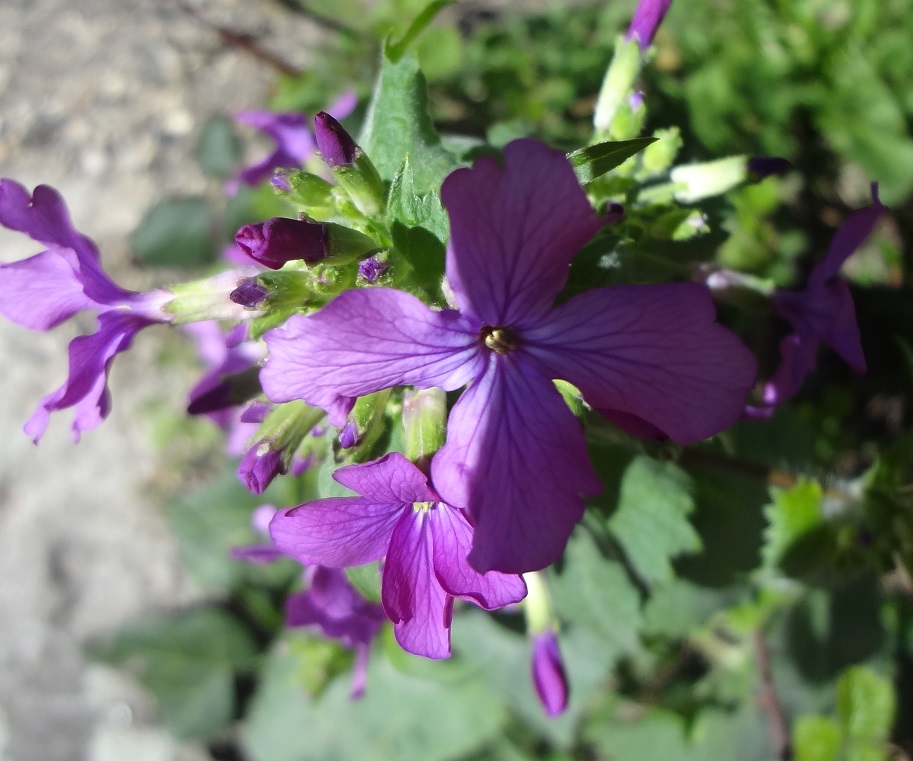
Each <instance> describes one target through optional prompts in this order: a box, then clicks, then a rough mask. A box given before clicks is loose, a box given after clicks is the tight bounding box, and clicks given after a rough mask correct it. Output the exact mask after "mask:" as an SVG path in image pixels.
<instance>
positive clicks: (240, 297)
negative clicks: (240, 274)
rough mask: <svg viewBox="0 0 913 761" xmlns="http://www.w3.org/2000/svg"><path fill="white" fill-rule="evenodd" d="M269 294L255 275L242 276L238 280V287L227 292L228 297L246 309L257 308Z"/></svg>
mask: <svg viewBox="0 0 913 761" xmlns="http://www.w3.org/2000/svg"><path fill="white" fill-rule="evenodd" d="M267 296H269V291H268V290H266V288H264V287H263V286H262V285H260V281H259V280H257V278H255V277H244V278H241V279H240V280H239V281H238V287H237V288H235V289H234V290H233V291H232V292H231V293H229V294H228V298H230V299H231V300H232V301H234V302H235V304H240V305H241V306H243V307H247V308H248V309H257V308H258V307H259V306H260V305H261V304H262V303H263V300H264V299H265V298H266V297H267Z"/></svg>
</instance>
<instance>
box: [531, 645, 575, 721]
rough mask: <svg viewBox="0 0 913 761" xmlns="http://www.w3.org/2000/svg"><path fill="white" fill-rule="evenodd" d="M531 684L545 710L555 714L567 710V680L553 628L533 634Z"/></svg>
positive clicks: (551, 714)
mask: <svg viewBox="0 0 913 761" xmlns="http://www.w3.org/2000/svg"><path fill="white" fill-rule="evenodd" d="M531 665H532V676H533V684H534V685H535V687H536V694H537V695H538V696H539V701H540V702H541V703H542V707H543V708H545V712H546V713H547V714H548V715H549V716H557V715H558V714H560V713H563V712H564V711H565V710H567V699H568V682H567V674H566V673H565V670H564V661H563V660H562V658H561V650H560V648H559V647H558V637H557V636H556V635H555V631H554V629H551V628H548V629H546V630H545V631H543V632H541V633H539V634H536V635H533V657H532V664H531Z"/></svg>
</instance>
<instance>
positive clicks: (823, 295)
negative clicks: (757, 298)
mask: <svg viewBox="0 0 913 761" xmlns="http://www.w3.org/2000/svg"><path fill="white" fill-rule="evenodd" d="M773 305H774V309H775V310H776V312H777V314H779V315H780V316H781V317H783V319H785V320H787V321H788V322H789V323H790V324H791V325H792V326H793V327H794V328H795V330H796V332H797V333H798V334H799V335H800V336H802V337H803V339H804V340H806V341H815V342H820V343H826V344H827V345H828V346H830V347H831V348H832V349H833V350H834V351H836V352H837V353H838V354H839V355H840V356H841V357H842V358H843V359H844V360H845V361H846V363H847V364H848V365H849V366H850V367H852V368H853V369H854V370H855V371H856V372H859V373H863V372H865V368H866V364H865V355H864V354H863V352H862V339H861V337H860V335H859V326H858V325H857V324H856V309H855V307H854V306H853V296H852V294H851V293H850V287H849V285H847V284H846V282H844V281H843V280H839V279H838V280H834V281H833V282H832V283H830V284H828V285H824V284H821V283H818V284H815V285H809V287H808V289H806V290H804V291H777V292H776V293H775V294H774V296H773Z"/></svg>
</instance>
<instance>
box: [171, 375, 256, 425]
mask: <svg viewBox="0 0 913 761" xmlns="http://www.w3.org/2000/svg"><path fill="white" fill-rule="evenodd" d="M209 379H211V380H210V382H208V383H200V384H199V385H198V386H197V387H196V388H195V389H194V390H193V391H192V392H191V393H190V403H189V404H188V405H187V414H188V415H209V414H212V413H213V412H220V411H222V410H227V409H230V408H231V407H237V406H238V405H240V404H244V402H247V401H249V400H250V399H252V398H253V397H255V396H256V395H257V394H259V393H260V390H261V389H260V368H259V367H257V366H254V367H248V368H246V369H244V370H241V371H240V372H237V373H228V374H225V375H208V376H207V378H206V379H204V380H209Z"/></svg>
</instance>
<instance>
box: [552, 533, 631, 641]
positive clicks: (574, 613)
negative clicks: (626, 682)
mask: <svg viewBox="0 0 913 761" xmlns="http://www.w3.org/2000/svg"><path fill="white" fill-rule="evenodd" d="M550 587H551V590H552V593H553V598H554V603H555V609H556V610H557V612H558V615H559V617H560V618H561V619H562V620H565V621H572V622H573V623H574V625H576V626H581V627H583V628H585V629H586V630H587V631H589V632H590V633H592V634H595V635H597V636H599V637H601V638H602V640H603V643H604V647H605V648H606V651H613V652H614V654H615V655H620V654H621V653H623V652H629V651H631V650H634V649H635V648H636V647H637V641H638V640H637V634H638V628H639V627H640V595H639V594H638V592H637V590H636V589H635V588H634V585H633V584H632V583H631V581H630V579H629V578H628V575H627V573H625V570H624V568H623V567H622V566H621V564H620V563H618V562H617V561H614V560H609V559H607V558H606V557H605V556H604V555H603V554H602V553H601V552H600V551H599V548H598V547H597V546H596V542H595V540H594V539H593V537H592V536H591V535H590V534H588V533H587V532H586V531H584V530H582V529H579V528H578V529H577V530H576V531H575V532H574V533H573V534H572V535H571V539H570V541H569V542H568V545H567V549H566V550H565V553H564V565H563V567H562V569H561V572H560V573H558V574H555V575H554V577H553V578H552V579H551V581H550Z"/></svg>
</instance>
